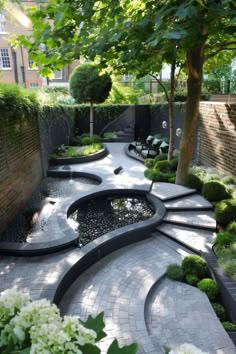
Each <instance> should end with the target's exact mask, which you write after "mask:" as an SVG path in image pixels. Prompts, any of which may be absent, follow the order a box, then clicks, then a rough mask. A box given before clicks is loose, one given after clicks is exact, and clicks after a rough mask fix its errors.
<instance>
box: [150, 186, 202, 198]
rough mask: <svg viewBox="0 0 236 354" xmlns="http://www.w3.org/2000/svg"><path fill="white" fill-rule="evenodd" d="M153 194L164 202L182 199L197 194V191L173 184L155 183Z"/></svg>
mask: <svg viewBox="0 0 236 354" xmlns="http://www.w3.org/2000/svg"><path fill="white" fill-rule="evenodd" d="M151 193H152V194H153V195H155V196H156V197H157V198H160V199H161V200H163V201H167V200H168V201H169V200H170V199H176V198H180V197H182V196H186V195H190V194H194V193H196V191H195V189H189V188H186V187H183V186H179V185H176V184H172V183H164V182H155V183H153V187H152V190H151Z"/></svg>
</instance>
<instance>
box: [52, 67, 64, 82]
mask: <svg viewBox="0 0 236 354" xmlns="http://www.w3.org/2000/svg"><path fill="white" fill-rule="evenodd" d="M55 72H56V73H59V72H60V73H61V75H60V77H54V76H53V80H62V79H63V71H62V69H61V70H56V71H55ZM55 72H54V75H55Z"/></svg>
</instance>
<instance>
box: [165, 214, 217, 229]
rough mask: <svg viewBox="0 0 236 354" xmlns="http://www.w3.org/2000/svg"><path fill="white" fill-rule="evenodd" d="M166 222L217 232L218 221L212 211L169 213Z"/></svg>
mask: <svg viewBox="0 0 236 354" xmlns="http://www.w3.org/2000/svg"><path fill="white" fill-rule="evenodd" d="M164 221H165V222H167V223H171V224H177V225H182V226H189V227H192V228H197V229H206V230H213V231H215V230H216V221H215V218H214V213H213V212H212V211H201V210H198V211H196V210H195V211H168V212H167V213H166V215H165V217H164Z"/></svg>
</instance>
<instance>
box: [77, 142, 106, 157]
mask: <svg viewBox="0 0 236 354" xmlns="http://www.w3.org/2000/svg"><path fill="white" fill-rule="evenodd" d="M101 149H102V144H100V143H97V144H92V145H89V146H85V147H84V148H82V150H81V151H80V152H79V155H80V156H88V155H92V154H95V152H98V151H99V150H101Z"/></svg>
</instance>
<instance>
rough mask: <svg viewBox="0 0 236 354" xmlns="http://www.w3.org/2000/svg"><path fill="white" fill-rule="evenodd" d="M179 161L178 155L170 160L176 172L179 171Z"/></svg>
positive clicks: (172, 168) (172, 169) (171, 166)
mask: <svg viewBox="0 0 236 354" xmlns="http://www.w3.org/2000/svg"><path fill="white" fill-rule="evenodd" d="M178 163H179V159H178V157H174V158H173V159H171V160H170V161H169V164H170V168H171V171H174V172H176V171H177V167H178Z"/></svg>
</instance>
